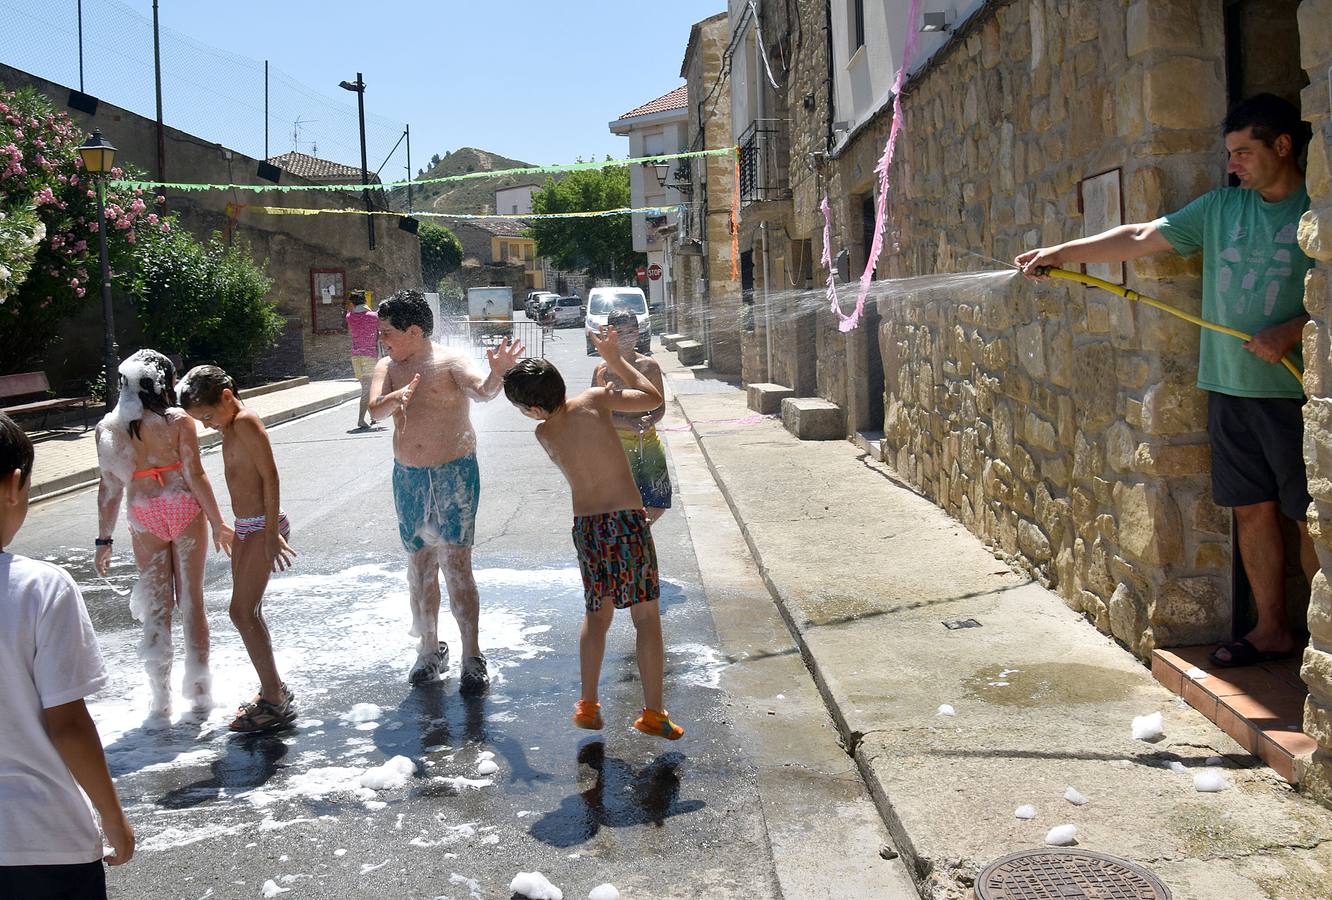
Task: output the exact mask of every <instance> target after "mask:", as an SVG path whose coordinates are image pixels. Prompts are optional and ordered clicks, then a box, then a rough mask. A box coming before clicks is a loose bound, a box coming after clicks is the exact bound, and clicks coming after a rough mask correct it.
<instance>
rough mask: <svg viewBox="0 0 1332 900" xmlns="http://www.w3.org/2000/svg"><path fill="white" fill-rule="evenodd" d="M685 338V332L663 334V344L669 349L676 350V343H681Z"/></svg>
mask: <svg viewBox="0 0 1332 900" xmlns="http://www.w3.org/2000/svg"><path fill="white" fill-rule="evenodd" d="M684 339H685V336H684V335H683V334H674V333H672V334H663V335H662V336H661V345H662V346H663V347H665V348H666V349H667V350H671V351H674V350H675V345H676V344H678V343H680V342H681V341H683V340H684Z"/></svg>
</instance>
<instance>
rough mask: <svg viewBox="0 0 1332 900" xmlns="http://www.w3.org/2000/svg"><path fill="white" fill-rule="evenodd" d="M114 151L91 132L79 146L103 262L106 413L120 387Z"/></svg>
mask: <svg viewBox="0 0 1332 900" xmlns="http://www.w3.org/2000/svg"><path fill="white" fill-rule="evenodd" d="M115 155H116V148H115V147H113V146H111V145H110V144H109V143H107V142H106V141H105V140H103V139H102V132H101V131H100V130H97V131H93V133H92V137H90V138H88V140H86V141H84V143H83V144H81V145H80V146H79V156H80V157H82V158H83V167H84V169H86V170H87V172H88V174H89V175H90V176H92V179H93V181H94V182H95V183H96V185H97V189H96V194H97V246H98V251H99V253H100V255H101V261H102V319H103V325H104V327H105V328H106V335H105V336H104V338H103V343H102V354H103V357H104V359H103V364H104V365H105V366H106V397H105V400H106V408H107V411H108V412H109V411H110V410H111V409H112V408H113V407H114V406H115V405H116V399H117V396H118V393H119V392H118V391H117V390H116V388H117V386H118V384H119V383H120V377H119V374H118V369H119V367H120V353H119V350H118V349H117V348H116V317H115V311H114V310H113V309H112V308H111V264H110V262H108V260H107V256H106V176H107V175H108V174H110V172H111V166H112V163H113V161H114V160H115Z"/></svg>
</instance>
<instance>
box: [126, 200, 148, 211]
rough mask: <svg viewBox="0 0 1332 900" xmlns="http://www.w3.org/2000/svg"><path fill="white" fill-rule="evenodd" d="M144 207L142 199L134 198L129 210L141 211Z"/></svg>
mask: <svg viewBox="0 0 1332 900" xmlns="http://www.w3.org/2000/svg"><path fill="white" fill-rule="evenodd" d="M145 208H146V204H144V202H143V201H142V200H135V201H134V202H133V203H131V204H130V212H132V213H136V214H137V213H141V212H143V211H144V209H145Z"/></svg>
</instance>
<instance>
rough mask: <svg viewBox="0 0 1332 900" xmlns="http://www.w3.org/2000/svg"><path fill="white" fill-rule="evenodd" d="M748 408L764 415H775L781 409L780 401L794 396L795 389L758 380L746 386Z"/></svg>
mask: <svg viewBox="0 0 1332 900" xmlns="http://www.w3.org/2000/svg"><path fill="white" fill-rule="evenodd" d="M746 394H747V397H746V399H747V401H748V405H749V408H750V409H752V410H754V412H756V413H762V414H763V415H765V416H772V415H776V414H777V413H779V412H781V411H782V401H783V400H785V399H786V398H787V397H794V396H795V391H794V390H792V389H791V388H789V387H786V386H785V385H782V384H770V383H765V382H758V383H756V384H751V385H749V386H748V387H747V388H746Z"/></svg>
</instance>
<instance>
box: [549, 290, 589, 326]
mask: <svg viewBox="0 0 1332 900" xmlns="http://www.w3.org/2000/svg"><path fill="white" fill-rule="evenodd" d="M583 315H584V310H583V301H582V300H580V299H578V298H577V297H561V298H560V299H558V300H556V301H555V327H556V328H559V327H561V326H563V325H573V326H575V327H576V326H578V325H582V324H583Z"/></svg>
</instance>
